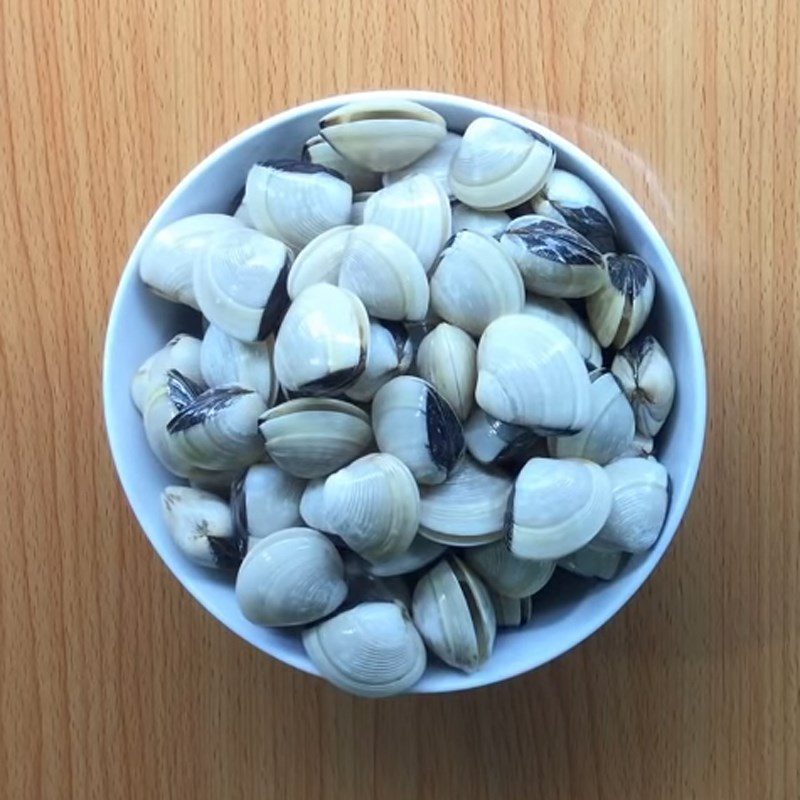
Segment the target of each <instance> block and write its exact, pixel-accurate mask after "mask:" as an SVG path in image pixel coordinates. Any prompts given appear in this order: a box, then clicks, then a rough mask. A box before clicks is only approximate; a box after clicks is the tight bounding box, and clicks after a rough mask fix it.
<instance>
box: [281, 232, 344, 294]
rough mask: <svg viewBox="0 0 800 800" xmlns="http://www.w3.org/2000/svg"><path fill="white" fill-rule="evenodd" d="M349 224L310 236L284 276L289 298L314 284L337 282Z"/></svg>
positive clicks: (334, 284) (335, 283) (334, 283)
mask: <svg viewBox="0 0 800 800" xmlns="http://www.w3.org/2000/svg"><path fill="white" fill-rule="evenodd" d="M352 230H353V226H352V225H338V226H337V227H335V228H331V229H330V230H327V231H325V233H321V234H320V235H319V236H317V237H315V238H314V239H312V240H311V241H310V242H309V243H308V244H307V245H306V246H305V247H304V248H303V249H302V250H301V251H300V252H299V253H298V254H297V258H295V260H294V262H293V263H292V266H291V268H290V270H289V277H288V278H287V279H286V291H287V292H288V294H289V299H290V300H295V299H297V296H298V295H299V294H300V292H302V291H303V289H307V288H308V287H309V286H313V285H314V284H315V283H330V284H331V285H333V286H336V285H337V284H338V283H339V267H340V266H341V263H342V255H344V249H345V247H346V246H347V242H348V240H349V238H350V232H351V231H352Z"/></svg>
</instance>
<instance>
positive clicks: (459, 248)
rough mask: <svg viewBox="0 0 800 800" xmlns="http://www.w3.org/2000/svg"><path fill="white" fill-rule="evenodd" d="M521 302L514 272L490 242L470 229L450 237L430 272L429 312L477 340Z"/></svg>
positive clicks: (522, 297)
mask: <svg viewBox="0 0 800 800" xmlns="http://www.w3.org/2000/svg"><path fill="white" fill-rule="evenodd" d="M524 303H525V289H524V287H523V285H522V278H521V277H520V274H519V270H518V269H517V267H516V265H515V264H514V262H513V261H512V259H511V258H510V257H509V256H508V255H507V254H506V253H505V252H504V251H503V249H502V247H500V245H499V244H498V243H497V242H496V241H495V240H494V239H490V238H489V237H488V236H484V235H482V234H480V233H474V232H472V231H460V232H459V233H457V234H456V235H455V236H453V237H452V239H450V241H449V242H448V243H447V245H446V246H445V248H444V250H442V252H441V254H440V255H439V258H438V259H437V261H436V264H435V265H434V269H433V272H432V274H431V308H432V309H433V310H434V311H435V312H436V313H437V314H438V315H439V316H440V317H442V319H444V320H447V321H448V322H450V323H452V324H453V325H455V326H457V327H459V328H462V329H463V330H465V331H467V332H468V333H471V334H473V335H475V336H480V335H481V334H482V333H483V331H484V330H485V329H486V327H487V326H488V325H489V323H491V322H492V321H493V320H495V319H497V318H498V317H500V316H503V315H504V314H514V313H517V312H519V311H521V310H522V306H523V305H524Z"/></svg>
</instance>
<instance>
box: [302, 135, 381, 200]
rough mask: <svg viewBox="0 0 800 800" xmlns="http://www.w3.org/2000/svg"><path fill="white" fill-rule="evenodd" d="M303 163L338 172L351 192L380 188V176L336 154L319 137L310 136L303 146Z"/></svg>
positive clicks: (370, 190)
mask: <svg viewBox="0 0 800 800" xmlns="http://www.w3.org/2000/svg"><path fill="white" fill-rule="evenodd" d="M301 158H302V160H303V161H308V162H311V163H312V164H317V165H318V166H320V167H325V168H326V169H330V170H333V171H334V172H338V173H339V174H340V175H341V176H342V177H343V178H344V179H345V180H346V181H347V182H348V183H349V184H350V186H352V188H353V192H373V191H375V190H376V189H380V188H381V185H382V184H381V175H380V173H379V172H373V171H372V170H369V169H364V167H361V166H359V165H358V164H354V163H353V162H352V161H348V160H347V159H346V158H344V156H342V155H340V154H339V153H337V152H336V150H334V149H333V148H332V147H331V146H330V145H329V144H328V143H327V142H326V141H325V140H324V139H323V138H322V137H321V136H319V135H317V136H312V137H311V138H310V139H309V140H308V141H307V142H306V143H305V144H304V145H303V152H302V155H301Z"/></svg>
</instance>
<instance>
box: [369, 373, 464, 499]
mask: <svg viewBox="0 0 800 800" xmlns="http://www.w3.org/2000/svg"><path fill="white" fill-rule="evenodd" d="M372 428H373V430H374V432H375V441H376V442H377V443H378V449H379V450H381V451H382V452H384V453H391V454H392V455H395V456H397V457H398V458H399V459H400V460H401V461H402V462H403V463H404V464H405V465H406V466H407V467H408V468H409V469H410V470H411V472H412V473H413V475H414V477H415V478H416V479H417V481H418V482H419V483H428V484H435V483H442V482H443V481H444V480H446V479H447V476H448V475H450V473H451V472H452V471H453V469H454V468H455V467H456V466H457V464H458V463H459V461H460V460H461V457H462V455H463V454H464V432H463V430H462V428H461V423H460V422H459V420H458V416H457V415H456V413H455V411H453V409H452V408H451V407H450V404H449V403H448V402H447V401H446V400H445V399H444V398H443V397H442V396H441V395H440V394H439V393H438V392H437V391H436V389H434V388H433V386H431V385H430V384H429V383H427V382H426V381H423V380H422V379H420V378H416V377H412V376H410V375H400V376H399V377H397V378H392V380H390V381H389V382H388V383H387V384H385V385H384V386H382V387H381V388H380V389H379V390H378V392H377V394H376V395H375V399H374V400H373V402H372Z"/></svg>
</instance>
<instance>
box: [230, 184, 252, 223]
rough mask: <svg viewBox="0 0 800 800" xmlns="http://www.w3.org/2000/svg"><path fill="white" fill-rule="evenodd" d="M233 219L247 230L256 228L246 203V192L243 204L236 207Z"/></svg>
mask: <svg viewBox="0 0 800 800" xmlns="http://www.w3.org/2000/svg"><path fill="white" fill-rule="evenodd" d="M233 218H234V219H235V220H238V221H239V222H241V223H242V225H244V226H245V227H246V228H255V225H253V220H252V218H251V217H250V212H249V211H248V210H247V203H245V201H244V192H242V200H241V202H240V203H239V204H238V205H237V206H236V211H234V212H233Z"/></svg>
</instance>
